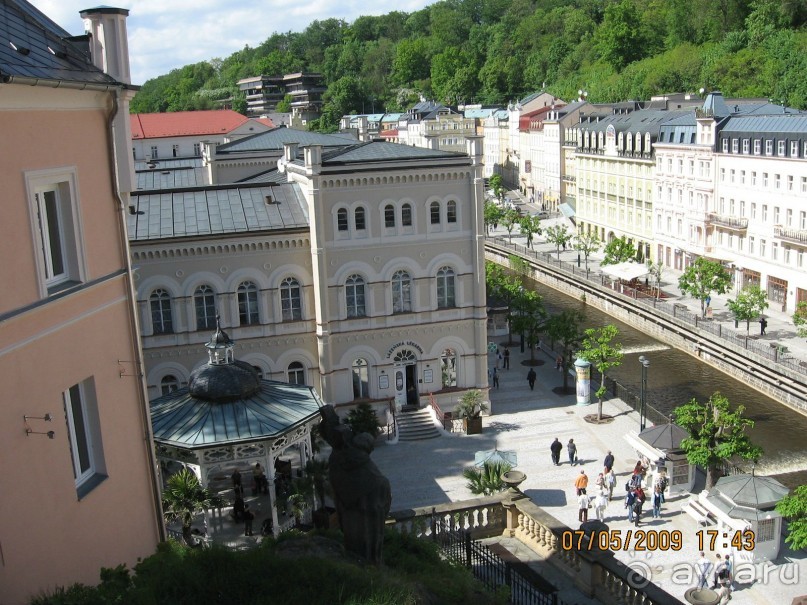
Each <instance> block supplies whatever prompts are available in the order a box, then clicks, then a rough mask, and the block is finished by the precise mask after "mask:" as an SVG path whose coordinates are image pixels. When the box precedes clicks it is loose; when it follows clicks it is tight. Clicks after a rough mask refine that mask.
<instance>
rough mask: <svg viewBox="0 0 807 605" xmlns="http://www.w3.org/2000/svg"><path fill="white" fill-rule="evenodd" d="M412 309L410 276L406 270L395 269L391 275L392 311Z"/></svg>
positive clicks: (398, 311) (401, 311) (407, 311)
mask: <svg viewBox="0 0 807 605" xmlns="http://www.w3.org/2000/svg"><path fill="white" fill-rule="evenodd" d="M411 311H412V278H411V277H410V276H409V274H408V273H407V272H406V271H396V272H395V275H393V276H392V312H393V313H409V312H411Z"/></svg>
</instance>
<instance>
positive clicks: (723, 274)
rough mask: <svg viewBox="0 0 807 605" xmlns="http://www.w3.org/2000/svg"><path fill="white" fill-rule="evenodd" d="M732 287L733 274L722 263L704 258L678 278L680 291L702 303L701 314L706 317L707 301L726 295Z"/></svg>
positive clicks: (700, 258) (698, 259) (697, 260)
mask: <svg viewBox="0 0 807 605" xmlns="http://www.w3.org/2000/svg"><path fill="white" fill-rule="evenodd" d="M729 286H731V273H729V270H728V269H726V268H725V267H724V266H723V265H722V264H721V263H719V262H717V261H713V260H708V259H706V258H703V257H699V258H697V259H695V262H694V263H692V264H691V265H689V267H687V268H686V269H685V270H684V272H683V274H682V275H681V277H679V278H678V289H679V290H681V292H682V293H684V294H689V295H690V296H691V297H692V298H694V299H695V300H699V301H700V303H701V313H702V315H703V316H704V317H706V307H707V304H706V301H707V299H709V298H710V297H711V295H712V292H715V293H716V294H725V293H726V292H728V289H729Z"/></svg>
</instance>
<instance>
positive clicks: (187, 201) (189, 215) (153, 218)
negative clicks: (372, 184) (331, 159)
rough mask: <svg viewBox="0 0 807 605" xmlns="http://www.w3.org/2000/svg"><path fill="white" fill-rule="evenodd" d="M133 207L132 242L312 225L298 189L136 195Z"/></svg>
mask: <svg viewBox="0 0 807 605" xmlns="http://www.w3.org/2000/svg"><path fill="white" fill-rule="evenodd" d="M267 196H271V200H272V202H273V203H271V204H268V203H267V202H266V199H267ZM132 204H133V205H134V211H135V213H134V214H132V213H130V214H129V215H128V216H127V219H128V221H127V227H128V230H129V239H130V240H131V241H148V240H156V239H169V238H175V237H194V236H199V235H215V234H225V233H244V232H256V231H269V230H275V229H290V228H308V226H309V222H308V206H307V204H306V202H305V198H304V197H303V194H302V191H301V190H300V187H299V185H296V184H294V185H274V186H265V187H254V186H240V187H239V186H228V187H208V188H204V189H184V190H183V189H177V190H173V191H152V192H135V193H133V194H132Z"/></svg>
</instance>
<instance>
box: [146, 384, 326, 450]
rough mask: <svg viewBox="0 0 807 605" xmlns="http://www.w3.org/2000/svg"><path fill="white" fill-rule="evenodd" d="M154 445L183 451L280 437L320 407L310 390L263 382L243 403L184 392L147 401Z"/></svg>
mask: <svg viewBox="0 0 807 605" xmlns="http://www.w3.org/2000/svg"><path fill="white" fill-rule="evenodd" d="M150 405H151V426H152V431H153V433H154V441H156V442H157V443H159V444H163V445H173V446H176V447H181V448H185V449H200V448H206V447H213V446H217V445H223V444H227V443H247V442H252V441H260V440H263V439H271V438H277V437H280V436H282V435H283V434H285V433H288V432H289V431H290V430H293V429H295V428H296V427H298V426H301V425H303V424H305V423H307V422H309V421H311V420H313V419H315V418H316V417H317V416H318V415H319V408H320V407H321V405H322V402H321V401H320V399H319V396H318V395H317V393H316V392H315V391H314V389H313V388H311V387H308V386H304V385H296V384H287V383H285V382H277V381H274V380H262V381H261V388H260V390H259V391H258V392H257V393H255V394H253V395H252V396H250V397H249V398H247V399H238V400H235V401H227V402H217V401H206V400H202V399H197V398H195V397H193V396H192V395H190V393H189V392H188V388H187V387H186V388H184V389H180V390H178V391H175V392H173V393H169V394H168V395H163V396H162V397H159V398H157V399H154V400H152V401H151V404H150Z"/></svg>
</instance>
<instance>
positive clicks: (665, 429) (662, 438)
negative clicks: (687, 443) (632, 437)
mask: <svg viewBox="0 0 807 605" xmlns="http://www.w3.org/2000/svg"><path fill="white" fill-rule="evenodd" d="M687 437H689V433H687V432H686V431H685V430H684V429H682V428H681V427H680V426H678V425H677V424H672V423H668V424H660V425H658V426H652V427H650V428H649V429H645V430H643V431H642V432H641V433H639V439H641V440H642V441H644V442H645V443H647V444H648V445H650V446H652V447H654V448H656V449H657V450H661V451H663V452H668V451H674V450H680V449H681V441H683V440H684V439H686V438H687Z"/></svg>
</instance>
